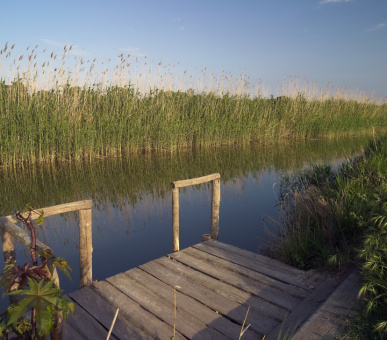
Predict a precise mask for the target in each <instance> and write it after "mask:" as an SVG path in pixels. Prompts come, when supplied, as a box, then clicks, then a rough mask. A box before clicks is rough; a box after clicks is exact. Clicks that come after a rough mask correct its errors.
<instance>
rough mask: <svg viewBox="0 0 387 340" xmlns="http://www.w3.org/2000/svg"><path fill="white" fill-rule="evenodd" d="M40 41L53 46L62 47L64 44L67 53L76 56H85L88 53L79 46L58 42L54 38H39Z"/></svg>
mask: <svg viewBox="0 0 387 340" xmlns="http://www.w3.org/2000/svg"><path fill="white" fill-rule="evenodd" d="M40 40H41V41H42V42H44V43H46V44H48V45H51V46H55V47H58V48H64V47H65V46H67V49H68V53H69V54H72V55H76V56H80V57H82V56H85V55H88V54H90V53H89V52H87V51H85V50H83V49H80V48H79V46H77V45H71V44H66V43H62V42H59V41H56V40H52V39H45V38H44V39H40ZM70 46H71V50H70Z"/></svg>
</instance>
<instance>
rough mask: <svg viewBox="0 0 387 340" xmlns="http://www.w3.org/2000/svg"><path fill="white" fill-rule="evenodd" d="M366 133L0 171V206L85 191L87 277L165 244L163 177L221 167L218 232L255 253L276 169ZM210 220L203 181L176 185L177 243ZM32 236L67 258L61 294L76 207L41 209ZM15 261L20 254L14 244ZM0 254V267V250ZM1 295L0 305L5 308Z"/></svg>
mask: <svg viewBox="0 0 387 340" xmlns="http://www.w3.org/2000/svg"><path fill="white" fill-rule="evenodd" d="M368 139H369V138H367V137H351V138H348V137H347V138H345V139H329V140H327V139H325V140H312V141H308V142H305V141H301V142H289V143H283V142H282V143H281V144H265V145H263V144H250V145H248V146H232V147H230V146H227V147H226V146H224V147H223V146H222V147H217V148H212V149H201V150H200V149H199V150H195V151H184V152H175V153H165V154H144V155H135V156H131V157H128V158H125V159H101V160H96V161H94V162H92V163H59V164H55V165H36V166H33V167H21V168H18V169H2V170H0V181H1V182H0V183H1V187H0V197H1V201H0V215H1V216H5V215H8V214H12V213H15V212H16V211H17V210H19V209H23V207H24V206H25V205H26V204H28V203H30V204H33V205H35V206H37V207H45V206H52V205H56V204H62V203H68V202H73V201H78V200H83V199H92V200H93V203H94V205H93V214H92V226H93V248H94V251H93V279H94V280H103V279H104V278H106V277H109V276H111V275H114V274H117V273H119V272H122V271H125V270H128V269H130V268H133V267H135V266H138V265H140V264H143V263H145V262H147V261H150V260H152V259H154V258H157V257H161V256H163V255H165V254H167V253H169V252H171V251H172V191H171V189H170V183H171V182H172V181H176V180H181V179H187V178H194V177H200V176H204V175H207V174H211V173H216V172H219V173H220V174H221V204H220V221H219V229H220V232H219V240H220V241H222V242H225V243H229V244H232V245H235V246H238V247H241V248H244V249H247V250H250V251H253V252H258V251H259V249H260V247H261V245H263V244H265V242H266V241H267V238H268V230H269V231H271V232H274V233H275V232H276V223H275V221H276V219H277V218H278V216H279V207H278V206H277V196H278V189H279V184H280V181H281V177H282V176H283V175H284V174H288V175H289V174H292V173H294V172H295V171H297V170H300V169H303V168H306V167H308V166H310V165H311V164H312V163H316V162H318V163H331V164H339V163H340V162H341V161H343V160H345V159H346V158H349V157H351V156H352V155H354V154H356V153H359V152H360V150H361V149H362V147H364V146H365V145H366V144H367V142H368ZM210 224H211V185H210V184H202V185H200V186H194V187H189V188H184V189H180V248H181V249H183V248H185V247H188V246H190V245H192V244H195V243H198V242H200V241H201V235H202V234H205V233H209V231H210ZM38 229H39V234H38V238H39V239H40V240H41V241H42V242H44V243H46V244H47V245H48V246H50V247H51V248H52V249H54V252H55V255H56V256H60V257H63V258H65V259H67V260H68V262H69V264H70V266H71V267H72V269H73V272H72V281H70V280H68V279H67V278H66V277H65V276H63V275H62V276H61V288H62V289H64V291H65V293H68V292H70V291H73V290H75V289H77V288H78V287H79V264H78V261H79V253H78V249H79V241H78V220H77V214H76V213H68V214H63V215H59V216H53V217H47V218H46V219H45V222H44V224H43V226H40V227H39V228H38ZM17 260H18V262H19V263H24V262H25V261H27V260H28V253H27V251H26V249H25V247H23V246H20V245H17ZM1 261H2V262H0V266H1V268H3V267H4V262H3V259H1ZM5 305H6V303H5V300H3V303H2V304H1V306H2V309H4V308H5V307H4V306H5Z"/></svg>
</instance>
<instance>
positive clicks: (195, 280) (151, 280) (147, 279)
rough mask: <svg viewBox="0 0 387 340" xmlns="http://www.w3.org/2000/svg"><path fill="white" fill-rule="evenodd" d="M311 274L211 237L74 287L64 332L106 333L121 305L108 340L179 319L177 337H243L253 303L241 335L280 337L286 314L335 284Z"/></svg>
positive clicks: (293, 321)
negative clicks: (71, 312)
mask: <svg viewBox="0 0 387 340" xmlns="http://www.w3.org/2000/svg"><path fill="white" fill-rule="evenodd" d="M313 280H314V277H313V276H311V275H309V273H308V272H304V271H301V270H297V269H295V268H292V267H290V266H287V265H285V264H283V263H280V262H278V261H275V260H272V259H270V258H267V257H264V256H262V255H258V254H255V253H252V252H248V251H245V250H242V249H239V248H236V247H234V246H230V245H226V244H224V243H221V242H218V241H216V240H209V241H205V242H203V243H199V244H197V245H194V246H192V247H189V248H187V249H184V250H182V251H178V252H175V253H172V254H170V255H168V256H165V257H162V258H159V259H156V260H153V261H151V262H148V263H146V264H144V265H141V266H139V267H138V268H134V269H131V270H128V271H127V272H125V273H120V274H118V275H115V276H113V277H110V278H108V279H106V280H105V281H102V282H94V283H93V284H92V285H91V286H88V287H84V288H82V289H80V290H77V291H75V292H73V293H71V294H69V297H70V299H71V300H72V301H73V302H74V304H75V315H74V316H71V317H69V319H68V320H67V321H66V323H65V324H64V338H65V339H93V340H96V339H106V336H107V333H108V331H109V328H110V326H111V323H112V320H113V318H114V315H115V312H116V310H117V308H119V314H118V318H117V320H116V323H115V324H114V327H113V331H112V335H111V339H170V338H171V337H172V336H173V334H174V326H175V339H185V338H188V339H238V338H239V334H240V331H241V329H242V324H243V321H244V319H245V317H246V314H247V312H248V309H249V307H250V309H249V312H248V315H247V319H246V322H245V328H246V326H248V325H249V327H248V329H247V330H246V331H245V333H244V334H243V336H242V339H262V338H263V337H264V336H265V339H266V340H267V339H276V338H277V335H278V333H279V332H280V331H281V327H282V326H283V325H284V324H285V323H284V320H285V319H286V324H287V325H288V327H293V328H294V325H301V324H302V323H303V322H305V320H307V319H308V318H309V317H310V315H311V314H313V313H314V312H315V311H316V310H317V309H318V308H319V307H320V306H321V304H322V303H323V301H324V300H325V299H326V298H327V297H328V296H329V295H330V294H331V293H332V291H333V290H334V289H335V286H334V285H332V284H329V283H327V282H323V283H320V284H318V285H317V286H315V285H314V284H315V282H314V281H313ZM174 287H175V288H174ZM174 294H175V296H176V309H175V296H174ZM175 312H176V318H175ZM286 331H287V329H282V334H284V333H285V332H286ZM290 331H293V329H290Z"/></svg>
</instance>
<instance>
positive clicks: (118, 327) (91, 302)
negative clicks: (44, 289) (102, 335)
mask: <svg viewBox="0 0 387 340" xmlns="http://www.w3.org/2000/svg"><path fill="white" fill-rule="evenodd" d="M69 296H70V297H71V299H73V300H74V301H76V302H77V303H78V304H79V305H80V306H81V307H82V308H84V309H85V310H87V311H88V312H89V313H90V314H91V315H92V316H93V317H94V318H95V319H96V320H97V321H98V322H99V323H101V325H103V326H104V327H105V328H106V329H109V328H110V325H111V322H112V320H113V318H114V315H115V313H116V309H115V308H114V307H112V306H111V305H110V304H109V303H108V302H107V301H106V300H104V299H103V298H102V297H101V296H99V295H98V294H97V293H96V292H95V291H93V290H92V289H91V288H90V287H84V288H82V289H79V290H77V291H75V292H73V293H71V294H69ZM112 334H113V335H115V336H116V337H118V338H119V339H151V337H150V336H148V335H146V334H145V333H144V332H143V331H141V330H140V329H138V328H137V327H135V326H134V325H132V324H131V323H130V322H129V321H127V320H126V319H125V318H124V317H123V316H122V315H120V314H118V317H117V320H116V323H115V325H114V328H113V333H112Z"/></svg>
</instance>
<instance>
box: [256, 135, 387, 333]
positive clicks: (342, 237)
mask: <svg viewBox="0 0 387 340" xmlns="http://www.w3.org/2000/svg"><path fill="white" fill-rule="evenodd" d="M279 204H280V207H281V208H282V212H283V214H282V218H281V219H280V221H279V235H278V236H273V239H272V241H271V242H270V243H269V244H268V245H266V246H265V247H264V248H263V249H262V250H263V252H264V253H265V254H267V255H270V256H272V257H274V258H276V259H278V260H280V261H282V262H285V263H288V264H290V265H292V266H295V267H298V268H301V269H312V268H320V269H334V270H337V269H339V268H341V267H343V268H345V266H347V265H355V266H356V267H357V268H359V271H360V272H361V274H362V278H363V282H362V287H361V290H360V292H359V296H361V297H363V298H364V299H363V301H364V304H363V305H362V306H361V309H359V311H358V313H357V316H356V318H355V319H354V320H352V324H351V328H350V329H349V331H348V334H347V337H346V338H350V339H385V338H386V337H387V317H386V316H387V136H385V137H381V138H380V139H378V140H375V139H373V140H372V141H371V142H370V143H369V144H368V146H367V147H366V148H364V150H363V152H362V155H360V156H357V157H354V158H352V159H350V160H348V161H346V162H344V163H342V165H341V166H340V167H339V168H338V169H337V170H336V171H335V170H334V169H333V167H332V166H330V165H314V166H313V167H312V168H311V169H308V170H304V171H301V172H300V173H298V174H296V175H294V176H292V177H287V178H286V177H285V178H284V180H283V182H282V184H281V190H280V199H279Z"/></svg>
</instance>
